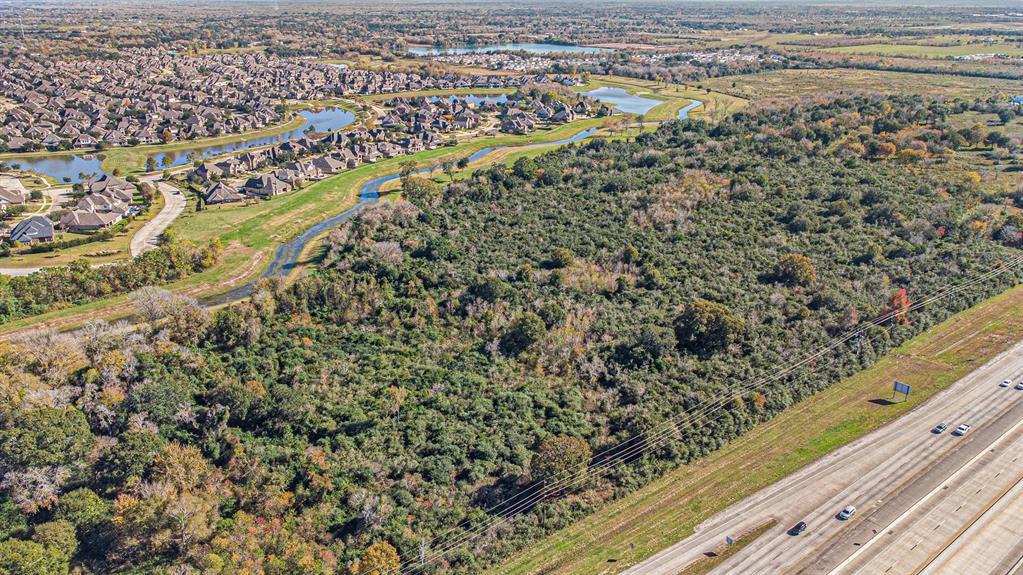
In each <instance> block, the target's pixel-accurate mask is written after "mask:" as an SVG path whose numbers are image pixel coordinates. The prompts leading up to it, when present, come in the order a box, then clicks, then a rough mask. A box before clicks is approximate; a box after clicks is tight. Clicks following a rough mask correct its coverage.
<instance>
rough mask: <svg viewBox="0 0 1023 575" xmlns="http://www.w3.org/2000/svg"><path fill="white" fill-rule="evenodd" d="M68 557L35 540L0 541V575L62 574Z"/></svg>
mask: <svg viewBox="0 0 1023 575" xmlns="http://www.w3.org/2000/svg"><path fill="white" fill-rule="evenodd" d="M67 572H68V558H67V556H66V555H64V554H63V553H61V552H60V551H59V550H57V549H54V548H52V547H46V546H44V545H40V544H39V543H36V542H35V541H22V540H20V539H8V540H7V541H0V575H64V574H65V573H67Z"/></svg>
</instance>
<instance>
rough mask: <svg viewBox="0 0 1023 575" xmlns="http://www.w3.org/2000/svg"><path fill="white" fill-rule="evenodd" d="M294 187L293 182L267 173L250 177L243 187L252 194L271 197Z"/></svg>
mask: <svg viewBox="0 0 1023 575" xmlns="http://www.w3.org/2000/svg"><path fill="white" fill-rule="evenodd" d="M293 187H294V186H292V185H291V184H289V183H287V182H284V181H282V180H280V179H278V178H277V177H275V176H272V175H269V174H267V175H263V176H256V177H254V178H249V180H248V181H247V182H245V185H244V186H243V187H242V191H243V192H245V193H246V194H249V195H250V196H258V197H260V198H269V197H273V196H277V195H280V194H284V193H287V192H290V191H291V189H292V188H293Z"/></svg>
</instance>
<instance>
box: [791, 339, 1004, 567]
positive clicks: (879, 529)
mask: <svg viewBox="0 0 1023 575" xmlns="http://www.w3.org/2000/svg"><path fill="white" fill-rule="evenodd" d="M1005 357H1008V358H1014V356H1011V355H1007V356H1005ZM1002 359H1004V358H1002ZM990 363H991V364H994V363H995V362H990ZM989 367H993V365H991V366H989V365H987V364H986V365H985V366H984V368H989ZM978 369H983V368H978ZM975 371H976V370H975ZM967 390H970V391H972V390H977V391H978V392H979V393H980V394H982V395H980V397H972V396H967V395H960V396H958V397H957V399H961V400H962V401H963V402H964V403H966V404H967V409H966V410H965V412H962V413H961V415H960V416H959V419H961V420H965V421H969V420H971V419H972V418H974V417H979V416H980V415H981V414H985V415H987V414H988V413H989V412H990V411H991V410H992V409H995V408H996V407H998V406H1002V407H1001V409H998V410H997V411H995V412H994V413H993V414H991V415H989V417H988V418H987V419H986V420H985V421H997V420H998V419H1000V418H1002V417H1004V416H1005V415H1006V414H1008V413H1009V412H1010V411H1011V410H1012V409H1014V408H1016V407H1017V405H1016V403H1015V402H1005V401H1001V400H1000V397H1001V396H1002V394H1003V390H1001V389H1000V388H997V387H995V388H994V389H993V390H991V389H989V388H985V387H980V386H977V385H976V384H973V383H971V385H970V386H967ZM985 392H986V393H987V395H986V396H985V395H983V394H984V393H985ZM928 403H929V402H928ZM922 405H926V404H921V407H922ZM961 408H962V406H961V404H960V402H951V403H950V405H943V406H942V410H943V411H952V410H957V411H958V410H960V409H961ZM917 409H920V407H918V408H917ZM907 415H908V414H907ZM900 419H901V418H900ZM915 423H916V422H913V424H914V425H915ZM921 423H922V421H921ZM907 427H909V428H910V429H915V427H913V426H907ZM929 429H930V426H928V430H929ZM973 437H974V436H971V437H970V438H968V439H965V440H964V441H963V442H959V443H957V444H956V445H954V446H952V447H947V448H946V447H938V448H936V449H934V450H933V451H931V452H928V453H926V454H925V456H924V457H923V458H922V459H921V460H919V461H917V462H916V464H917V466H916V467H914V468H913V470H912V471H910V472H909V475H908V476H906V475H903V476H901V480H900V481H899V483H898V485H896V486H895V487H893V488H889V489H887V490H886V491H885V492H884V493H883V495H884V497H881V498H879V499H876V500H874V501H873V502H872V503H871V505H870V507H869V508H867V507H865V508H864V509H863V513H861V514H859V515H857V516H854V517H853V518H852V519H850V520H849V521H847V522H845V525H847V526H851V525H855V526H857V527H859V526H870V525H873V526H874V527H875V528H874V529H873V535H878V534H881V533H883V532H885V531H886V530H888V528H886V527H885V525H882V524H880V523H878V522H877V519H876V517H875V515H874V513H875V512H876V510H877V509H878V508H879V507H880V505H881V504H883V503H884V502H885V501H886V500H887V499H892V498H894V497H897V496H898V495H897V494H898V493H899V492H900V491H901V490H902V489H903V487H904V486H906V485H908V484H911V483H912V482H914V481H916V480H918V479H919V478H920V477H922V476H925V475H926V474H928V473H930V472H931V470H932V469H933V468H934V466H936V465H939V464H940V463H941V462H942V461H943V460H945V459H947V458H948V457H951V456H952V455H953V454H955V453H956V452H958V451H959V450H961V449H964V448H965V447H966V446H967V445H969V444H970V443H971V442H972V438H973ZM933 441H934V439H933V437H932V436H931V435H929V434H928V435H921V436H920V439H919V440H917V441H916V442H911V443H909V444H907V445H906V446H904V447H903V448H902V449H900V450H899V451H898V452H897V453H896V454H894V455H893V456H892V457H890V458H889V459H894V458H895V455H898V456H901V455H902V454H903V453H906V452H912V451H913V450H914V449H918V448H919V447H923V446H926V445H930V444H931V443H932V442H933ZM996 441H997V440H996ZM991 445H994V442H992V444H991ZM989 447H990V446H989ZM985 449H986V448H985ZM983 453H985V452H984V451H983V450H982V452H981V455H983ZM881 470H882V467H875V468H873V469H871V470H869V473H871V474H875V475H876V474H877V473H880V472H881ZM888 478H889V476H888V475H877V476H876V477H875V478H874V479H871V480H870V482H869V483H868V484H866V485H858V486H857V485H855V484H850V485H849V486H847V487H846V488H845V489H843V490H842V492H840V493H837V494H836V495H834V496H832V498H831V499H830V500H829V501H832V502H833V505H834V506H836V507H837V506H838V505H839V504H840V503H841V501H842V500H849V499H850V498H851V497H849V496H844V494H845V493H846V492H847V491H849V490H850V489H853V488H854V487H855V493H859V494H861V496H866V495H868V494H870V493H873V492H875V491H876V490H877V489H878V488H881V487H884V486H886V485H890V482H889V481H888ZM946 479H949V478H946ZM940 485H941V484H940V483H939V487H940ZM946 489H947V487H946ZM855 493H851V494H850V495H852V496H853V498H855ZM925 497H926V496H925ZM818 514H820V513H819V512H818ZM822 515H831V513H830V512H828V513H825V514H822ZM845 525H844V526H845ZM888 525H889V526H890V525H891V524H890V523H889V524H888ZM844 526H839V527H837V528H835V530H833V531H831V532H830V533H822V534H820V535H823V536H824V537H823V542H822V543H820V544H817V545H815V547H814V548H815V549H821V548H823V549H824V553H825V554H826V553H828V552H829V551H830V550H832V549H835V548H836V545H837V543H835V540H836V539H837V538H838V537H839V536H841V535H842V533H843V530H842V527H844ZM847 529H852V527H848V528H847ZM888 534H891V533H888ZM875 540H876V538H868V539H867V543H854V545H856V546H860V545H866V546H869V545H870V542H872V541H875ZM861 549H862V547H861ZM781 553H783V552H779V553H776V554H775V555H773V556H772V559H777V558H778V557H779V556H780V555H781ZM803 555H806V553H804V554H803ZM797 565H802V567H799V570H798V571H797V572H798V573H805V572H806V571H807V570H808V569H813V568H814V567H816V564H811V565H805V561H802V560H800V561H799V562H798V563H797ZM832 572H833V571H832Z"/></svg>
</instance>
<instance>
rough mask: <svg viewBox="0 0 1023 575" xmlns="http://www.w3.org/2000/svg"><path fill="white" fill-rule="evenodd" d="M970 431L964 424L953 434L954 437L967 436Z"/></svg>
mask: <svg viewBox="0 0 1023 575" xmlns="http://www.w3.org/2000/svg"><path fill="white" fill-rule="evenodd" d="M970 429H971V428H970V426H969V425H966V424H965V423H964V424H962V425H960V426H959V427H957V428H956V430H955V431H953V432H952V435H966V434H967V433H969V432H970Z"/></svg>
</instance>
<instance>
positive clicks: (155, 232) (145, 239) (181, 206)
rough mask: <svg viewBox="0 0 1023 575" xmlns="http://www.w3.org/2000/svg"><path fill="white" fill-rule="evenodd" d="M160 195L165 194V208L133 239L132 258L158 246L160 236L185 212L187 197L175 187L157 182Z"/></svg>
mask: <svg viewBox="0 0 1023 575" xmlns="http://www.w3.org/2000/svg"><path fill="white" fill-rule="evenodd" d="M155 183H156V186H157V188H158V189H159V190H160V193H161V194H163V200H164V206H163V209H162V210H160V213H159V214H156V216H155V217H154V218H153V219H151V220H149V221H148V222H146V224H145V225H144V226H142V229H140V230H139V231H138V232H137V233H136V234H135V236H134V237H133V238H131V246H130V251H131V257H136V256H138V255H139V254H142V253H145V252H147V251H149V250H151V249H153V248H155V247H157V245H158V243H157V242H158V241H159V238H160V234H162V233H163V231H164V230H166V229H167V227H168V226H170V225H171V224H172V223H174V220H176V219H178V216H180V215H181V212H183V211H185V196H184V195H183V194H182V193H181V192H180V191H179V190H178V189H177V188H175V187H174V186H172V185H170V184H167V183H164V182H155Z"/></svg>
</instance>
